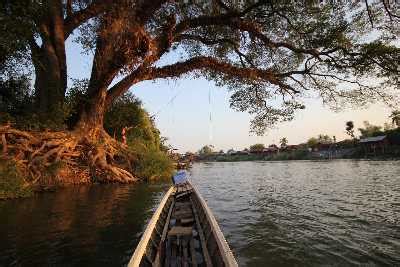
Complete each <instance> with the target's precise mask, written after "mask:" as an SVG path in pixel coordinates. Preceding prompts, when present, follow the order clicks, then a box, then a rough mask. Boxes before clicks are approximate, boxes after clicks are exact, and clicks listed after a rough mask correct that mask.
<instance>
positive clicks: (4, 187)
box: [0, 159, 33, 199]
mask: <svg viewBox="0 0 400 267" xmlns="http://www.w3.org/2000/svg"><path fill="white" fill-rule="evenodd" d="M32 194H33V192H32V189H31V188H30V187H29V186H27V184H25V181H24V179H23V174H22V172H21V171H20V170H19V169H18V167H17V166H16V163H15V162H14V161H11V160H6V159H0V199H8V198H17V197H28V196H31V195H32Z"/></svg>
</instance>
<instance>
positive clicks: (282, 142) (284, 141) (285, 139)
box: [279, 137, 288, 148]
mask: <svg viewBox="0 0 400 267" xmlns="http://www.w3.org/2000/svg"><path fill="white" fill-rule="evenodd" d="M279 144H280V146H281V148H284V147H286V146H287V145H288V140H287V138H286V137H283V138H281V140H279Z"/></svg>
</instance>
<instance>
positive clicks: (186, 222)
mask: <svg viewBox="0 0 400 267" xmlns="http://www.w3.org/2000/svg"><path fill="white" fill-rule="evenodd" d="M193 222H194V219H193V218H184V219H181V224H190V223H193Z"/></svg>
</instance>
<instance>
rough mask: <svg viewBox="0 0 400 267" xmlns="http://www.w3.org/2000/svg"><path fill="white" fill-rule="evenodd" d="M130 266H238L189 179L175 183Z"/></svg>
mask: <svg viewBox="0 0 400 267" xmlns="http://www.w3.org/2000/svg"><path fill="white" fill-rule="evenodd" d="M128 266H130V267H131V266H238V265H237V262H236V260H235V258H234V256H233V254H232V252H231V250H230V248H229V245H228V243H227V242H226V240H225V238H224V235H223V234H222V231H221V229H220V228H219V226H218V223H217V221H216V219H215V218H214V216H213V214H212V212H211V210H210V209H209V208H208V206H207V203H206V202H205V201H204V199H203V198H202V197H201V195H200V194H199V192H198V191H197V190H196V188H194V187H193V186H192V185H191V184H190V183H189V182H186V183H183V184H179V185H175V186H172V187H171V188H170V189H169V190H168V191H167V193H166V195H165V196H164V198H163V199H162V201H161V203H160V205H159V207H158V208H157V210H156V211H155V213H154V215H153V217H152V218H151V220H150V222H149V224H148V226H147V228H146V230H145V232H144V234H143V236H142V238H141V240H140V242H139V244H138V246H137V248H136V250H135V252H134V254H133V256H132V258H131V260H130V262H129V264H128Z"/></svg>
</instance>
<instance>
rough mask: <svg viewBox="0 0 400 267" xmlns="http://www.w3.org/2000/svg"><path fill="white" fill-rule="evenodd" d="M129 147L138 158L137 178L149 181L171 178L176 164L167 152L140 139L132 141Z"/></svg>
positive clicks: (135, 167) (136, 165)
mask: <svg viewBox="0 0 400 267" xmlns="http://www.w3.org/2000/svg"><path fill="white" fill-rule="evenodd" d="M128 146H129V150H130V151H131V153H132V154H133V155H135V157H136V161H135V166H134V167H133V169H134V173H135V175H136V176H138V177H140V178H143V179H145V180H147V181H153V180H158V179H169V178H170V177H171V175H172V174H173V171H174V164H173V161H172V159H171V158H170V157H169V156H168V155H167V153H166V152H164V151H162V150H160V149H158V148H157V147H154V146H152V145H149V144H147V143H146V142H144V141H143V140H141V139H138V138H135V139H133V140H130V141H129V143H128Z"/></svg>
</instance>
